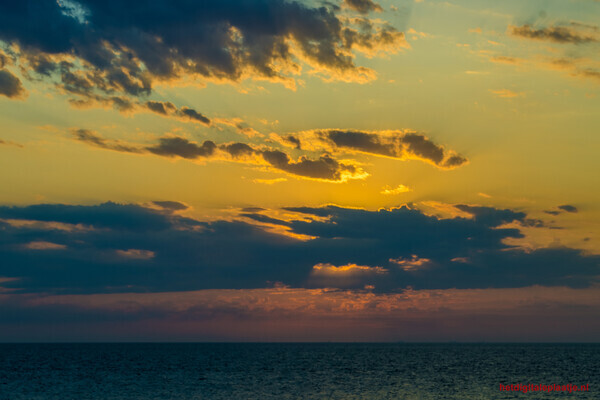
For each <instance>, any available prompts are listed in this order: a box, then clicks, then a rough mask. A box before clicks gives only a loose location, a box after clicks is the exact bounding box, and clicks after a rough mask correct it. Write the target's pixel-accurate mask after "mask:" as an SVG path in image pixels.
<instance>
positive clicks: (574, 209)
mask: <svg viewBox="0 0 600 400" xmlns="http://www.w3.org/2000/svg"><path fill="white" fill-rule="evenodd" d="M556 208H557V209H556V210H545V211H544V212H545V213H546V214H550V215H559V214H561V213H563V212H568V213H577V212H579V210H578V209H577V207H575V206H572V205H570V204H563V205H561V206H558V207H556Z"/></svg>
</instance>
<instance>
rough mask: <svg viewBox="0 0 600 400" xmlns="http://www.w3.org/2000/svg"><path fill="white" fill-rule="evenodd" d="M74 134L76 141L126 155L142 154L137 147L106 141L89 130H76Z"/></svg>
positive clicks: (115, 141) (116, 141)
mask: <svg viewBox="0 0 600 400" xmlns="http://www.w3.org/2000/svg"><path fill="white" fill-rule="evenodd" d="M72 133H73V136H74V137H75V139H76V140H78V141H80V142H84V143H88V144H90V145H92V146H95V147H100V148H102V149H106V150H114V151H120V152H124V153H141V150H140V149H139V148H137V147H135V146H131V145H128V144H123V143H121V142H120V141H118V140H108V139H105V138H103V137H101V136H99V135H98V134H97V133H96V132H94V131H91V130H89V129H76V130H73V132H72Z"/></svg>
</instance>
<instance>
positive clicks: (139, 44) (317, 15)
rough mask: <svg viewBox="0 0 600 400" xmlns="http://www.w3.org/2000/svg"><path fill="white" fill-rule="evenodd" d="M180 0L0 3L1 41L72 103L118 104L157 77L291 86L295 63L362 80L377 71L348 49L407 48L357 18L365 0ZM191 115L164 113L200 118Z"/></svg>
mask: <svg viewBox="0 0 600 400" xmlns="http://www.w3.org/2000/svg"><path fill="white" fill-rule="evenodd" d="M184 3H185V2H181V1H175V2H171V3H155V4H152V5H151V6H149V5H147V4H141V3H140V4H137V3H136V4H120V5H119V7H118V11H117V9H116V8H115V7H114V6H113V5H112V4H109V3H98V2H94V1H92V0H80V1H79V2H77V3H75V2H72V3H68V4H71V5H73V7H75V8H73V7H71V8H69V7H70V6H69V7H66V6H65V4H67V3H64V2H48V3H47V4H44V5H40V6H39V7H35V8H31V7H9V6H7V5H5V6H0V40H1V41H3V42H4V43H5V44H6V45H7V47H8V48H10V49H11V51H12V53H13V54H14V55H15V60H16V62H17V63H18V64H19V65H20V66H21V68H22V69H23V70H25V71H27V74H28V75H29V76H30V77H35V79H44V80H46V81H49V82H53V83H54V84H56V87H57V88H58V89H59V90H60V91H62V92H64V93H66V94H68V95H69V96H72V98H71V102H72V104H73V105H74V106H78V107H89V106H92V105H105V106H112V107H115V108H117V109H119V110H127V109H129V108H131V106H132V104H135V103H136V101H137V100H136V99H137V98H140V97H142V98H143V97H147V96H148V95H150V94H151V93H152V91H153V86H154V85H155V84H156V83H160V84H170V83H172V82H179V81H183V80H187V81H197V82H198V84H202V83H204V82H207V81H213V82H231V83H236V82H241V81H242V80H245V79H253V80H267V81H272V82H278V83H282V84H283V85H285V86H286V87H288V88H291V89H294V88H295V86H296V78H297V77H298V76H299V75H300V74H301V73H302V72H303V71H302V69H303V67H304V66H308V67H309V70H308V71H307V73H312V74H316V75H318V76H321V77H323V79H325V80H327V81H329V80H342V81H348V82H368V81H370V80H373V79H375V78H376V73H375V71H373V70H372V69H369V68H367V67H364V66H360V65H357V64H356V63H355V60H356V55H357V54H365V55H367V56H368V57H374V56H378V55H389V54H394V53H397V52H399V51H400V50H402V49H404V48H408V47H409V46H408V43H407V42H406V40H405V39H404V34H403V33H402V32H399V31H398V30H397V29H395V28H394V27H392V26H390V25H389V24H388V23H387V22H385V21H382V20H381V19H368V18H367V17H366V16H365V15H364V14H366V13H368V12H370V11H381V10H382V9H381V6H379V5H378V4H376V3H374V2H373V1H372V0H346V2H345V4H346V6H347V7H346V8H350V9H351V10H352V11H356V12H358V13H359V15H360V16H359V17H349V16H348V15H347V13H344V14H343V15H340V14H339V13H340V7H338V6H336V5H334V4H330V3H324V4H322V5H320V6H314V5H310V4H305V3H300V2H287V1H283V0H265V1H263V2H258V3H257V2H248V1H244V0H234V1H231V2H228V3H227V4H225V3H222V2H201V3H195V4H193V5H190V4H184ZM74 10H76V11H74ZM81 10H85V12H82V11H81ZM6 60H7V57H4V56H3V58H2V61H1V62H2V64H3V65H4V64H6V62H7V61H6ZM0 83H2V84H3V85H2V91H1V92H0V93H2V94H4V95H7V96H9V97H11V98H16V97H18V96H17V95H19V94H22V93H23V91H22V86H20V82H19V81H18V79H16V77H15V76H14V75H12V74H11V73H10V72H8V71H5V70H2V71H0ZM154 106H156V104H154ZM150 107H152V106H150ZM155 109H156V108H155ZM165 111H167V109H165ZM193 111H194V110H193V109H177V110H175V109H171V110H169V113H173V115H175V116H177V117H179V118H189V119H191V120H193V121H198V122H200V123H205V124H206V123H208V121H206V120H207V118H206V117H205V116H203V115H202V114H199V113H194V112H193ZM155 112H156V111H155Z"/></svg>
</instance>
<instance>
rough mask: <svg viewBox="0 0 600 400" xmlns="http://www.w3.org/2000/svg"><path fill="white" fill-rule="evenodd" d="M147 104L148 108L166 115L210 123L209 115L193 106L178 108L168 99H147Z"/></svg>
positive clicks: (205, 123)
mask: <svg viewBox="0 0 600 400" xmlns="http://www.w3.org/2000/svg"><path fill="white" fill-rule="evenodd" d="M145 106H146V108H147V109H148V110H150V111H152V112H155V113H157V114H160V115H163V116H165V117H168V116H171V117H176V118H179V119H182V120H186V121H192V122H199V123H202V124H204V125H210V119H209V118H208V117H206V116H205V115H203V114H201V113H199V112H198V111H196V110H194V109H192V108H188V107H181V108H177V107H176V106H175V105H174V104H173V103H171V102H168V101H167V102H163V101H147V102H146V103H145Z"/></svg>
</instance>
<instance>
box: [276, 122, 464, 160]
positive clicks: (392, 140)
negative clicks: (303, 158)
mask: <svg viewBox="0 0 600 400" xmlns="http://www.w3.org/2000/svg"><path fill="white" fill-rule="evenodd" d="M309 134H310V135H312V136H315V135H316V139H317V140H319V141H321V142H322V143H323V146H324V148H325V149H326V150H330V151H334V152H336V151H352V152H361V153H366V154H372V155H378V156H384V157H392V158H398V159H419V160H422V161H426V162H430V163H432V164H434V165H436V166H437V167H439V168H446V169H451V168H456V167H459V166H461V165H463V164H466V163H467V159H466V158H465V157H463V156H461V155H458V154H456V153H454V152H452V151H448V150H446V149H444V147H442V146H440V145H437V144H435V143H434V142H432V141H431V140H430V139H428V138H427V137H426V136H424V135H422V134H418V133H404V132H402V131H389V132H383V131H382V132H365V131H351V130H336V129H329V130H317V131H312V132H309ZM296 139H297V140H299V141H301V143H302V146H303V148H305V147H307V146H308V144H307V143H305V142H304V141H302V136H301V135H298V136H296ZM286 140H287V141H288V142H290V139H289V138H288V139H286ZM309 140H311V141H312V142H313V143H312V146H314V147H317V146H318V144H314V140H312V138H309Z"/></svg>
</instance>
